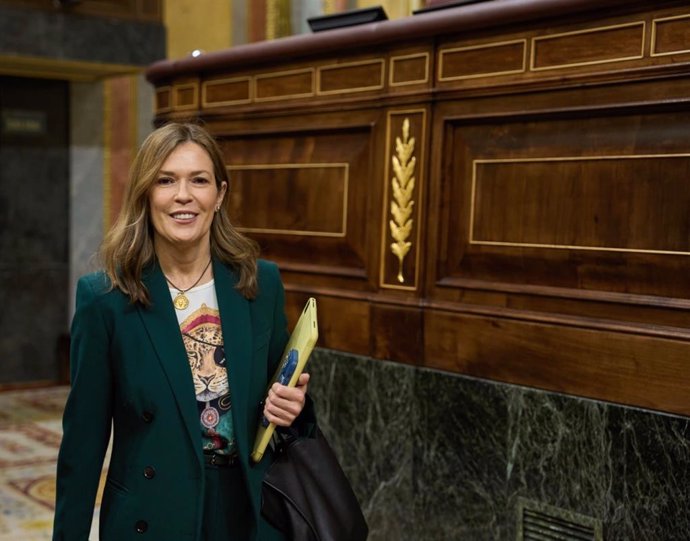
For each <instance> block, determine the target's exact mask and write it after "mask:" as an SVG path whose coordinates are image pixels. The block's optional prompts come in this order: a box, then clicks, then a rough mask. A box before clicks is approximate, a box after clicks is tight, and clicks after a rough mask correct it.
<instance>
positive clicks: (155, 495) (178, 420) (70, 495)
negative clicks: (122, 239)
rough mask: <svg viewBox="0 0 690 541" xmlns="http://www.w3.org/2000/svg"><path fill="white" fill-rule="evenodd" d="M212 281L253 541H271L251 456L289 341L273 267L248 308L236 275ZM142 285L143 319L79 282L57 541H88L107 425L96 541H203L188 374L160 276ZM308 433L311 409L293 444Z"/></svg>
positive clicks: (150, 273) (154, 270)
mask: <svg viewBox="0 0 690 541" xmlns="http://www.w3.org/2000/svg"><path fill="white" fill-rule="evenodd" d="M213 274H214V279H215V287H216V295H217V297H218V305H219V309H220V317H221V325H222V330H223V341H224V349H225V354H226V359H227V362H228V370H229V382H230V392H231V397H232V415H233V424H234V429H235V436H236V438H237V444H238V449H239V454H240V459H241V468H242V471H243V473H244V478H245V482H246V486H247V489H248V493H249V494H250V497H251V504H252V508H253V518H254V525H255V528H254V532H255V537H254V539H255V540H256V541H268V540H274V539H276V540H277V539H281V536H280V535H279V534H278V532H276V531H275V530H273V529H272V528H271V527H270V526H269V525H268V524H267V523H266V522H265V521H263V520H262V519H261V516H260V502H261V481H262V479H263V476H264V473H265V471H266V469H267V466H268V465H269V464H270V460H271V454H270V452H267V453H266V455H265V456H264V458H263V460H262V461H261V462H260V463H259V464H253V463H252V461H251V460H250V458H249V456H250V453H251V449H252V446H253V443H254V436H255V433H256V427H257V422H258V419H259V414H260V411H261V403H262V401H263V400H264V398H265V395H266V388H267V385H268V382H269V380H270V378H271V377H272V375H273V372H274V369H275V367H276V366H277V363H278V362H279V360H280V355H281V354H282V351H283V348H284V346H285V344H286V342H287V339H288V332H287V324H286V319H285V313H284V291H283V286H282V283H281V280H280V275H279V272H278V268H277V266H276V265H275V264H273V263H269V262H266V261H261V260H260V261H259V265H258V284H259V292H258V295H257V297H256V298H255V299H254V300H251V301H248V300H247V299H245V298H244V297H243V296H242V295H241V294H240V293H239V292H238V291H237V290H236V289H235V288H234V286H235V284H236V283H237V276H236V275H235V273H234V271H233V270H232V269H230V268H228V267H227V266H225V265H224V264H222V263H220V262H218V261H216V260H214V262H213ZM144 283H145V284H146V286H147V287H148V290H149V293H150V295H151V301H152V304H151V306H150V307H149V308H146V307H144V306H142V305H140V304H138V303H137V304H132V303H131V302H130V301H129V298H128V297H127V296H126V295H124V294H123V293H122V292H121V291H119V290H118V289H110V288H109V282H108V280H107V278H106V276H105V274H104V273H95V274H90V275H87V276H84V277H82V278H81V279H80V280H79V283H78V286H77V304H76V312H75V315H74V319H73V322H72V334H71V352H70V355H71V377H72V389H71V392H70V395H69V398H68V400H67V404H66V407H65V412H64V418H63V430H64V434H63V439H62V444H61V446H60V454H59V458H58V465H57V497H56V509H55V523H54V531H53V541H87V540H88V536H89V530H90V526H91V518H92V515H93V509H94V503H95V498H96V492H97V489H98V484H99V479H100V475H101V469H102V465H103V460H104V455H105V452H106V450H107V446H108V442H109V440H110V435H111V425H112V428H113V448H112V455H111V459H110V465H109V468H108V476H107V479H106V482H105V488H104V493H103V500H102V504H101V510H100V540H101V541H127V540H129V539H132V540H135V539H136V540H140V539H147V540H153V541H186V540H189V541H198V539H199V536H200V531H201V520H202V516H203V514H202V505H203V495H204V482H205V481H204V462H203V456H202V445H201V431H200V427H199V415H198V410H197V404H196V396H195V393H194V386H193V382H192V376H191V371H190V368H189V362H188V360H187V353H186V350H185V347H184V343H183V341H182V336H181V333H180V330H179V325H178V322H177V318H176V315H175V309H174V307H173V305H172V300H171V298H170V292H169V290H168V286H167V283H166V281H165V277H164V276H163V273H162V272H161V270H160V268H159V266H158V265H157V264H156V265H152V266H151V267H150V268H149V269H148V270H147V271H146V272H145V274H144ZM314 422H315V420H314V415H313V407H312V404H311V401H310V400H308V401H307V404H306V405H305V409H304V411H303V412H302V414H301V415H300V417H299V418H298V420H297V421H296V424H297V426H298V428H299V429H300V432H303V431H305V432H309V431H311V429H312V427H313V423H314ZM145 472H146V473H145ZM138 529H139V530H141V529H144V530H145V532H144V534H143V535H142V534H141V533H138V532H137V530H138Z"/></svg>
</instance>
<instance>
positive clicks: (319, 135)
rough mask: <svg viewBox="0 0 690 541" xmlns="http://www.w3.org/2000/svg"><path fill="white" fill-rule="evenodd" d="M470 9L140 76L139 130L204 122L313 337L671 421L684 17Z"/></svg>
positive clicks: (670, 5)
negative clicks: (314, 313)
mask: <svg viewBox="0 0 690 541" xmlns="http://www.w3.org/2000/svg"><path fill="white" fill-rule="evenodd" d="M531 3H533V4H534V5H535V6H536V5H539V6H546V5H547V4H548V3H547V2H545V1H544V0H540V1H537V0H534V1H533V2H530V1H523V2H521V3H520V6H521V7H524V5H529V4H531ZM585 3H586V2H585ZM492 4H494V3H491V2H488V3H486V6H481V7H477V6H474V7H472V8H469V7H468V8H467V10H470V9H471V10H474V11H471V13H478V12H479V11H477V10H481V9H484V10H486V12H487V15H486V21H490V22H486V23H485V24H484V25H478V24H476V25H474V26H473V27H471V28H459V27H458V28H455V29H452V30H449V28H451V27H452V25H451V24H450V23H448V24H447V26H444V27H443V28H444V29H445V30H443V31H442V32H441V31H439V32H438V33H436V34H433V35H426V34H424V35H422V33H419V32H418V33H416V34H415V31H414V29H415V28H416V27H415V24H416V21H414V20H412V21H411V22H410V21H407V22H405V21H401V22H396V21H392V22H388V23H383V24H382V25H380V28H381V29H386V28H394V29H395V28H398V26H399V27H400V36H399V38H398V39H393V38H390V39H387V40H383V39H382V40H380V42H377V43H376V46H375V47H373V46H371V45H370V44H367V41H366V40H367V39H371V38H370V36H369V33H367V31H365V30H358V29H353V30H351V32H352V43H353V46H352V49H351V50H348V51H346V52H338V53H335V52H329V49H328V47H326V46H324V48H323V50H321V49H320V47H319V45H320V44H321V43H324V44H325V43H327V42H326V41H325V40H326V39H327V38H322V37H319V36H313V37H311V38H309V39H313V40H314V48H313V52H311V53H309V54H304V53H303V50H304V49H302V48H301V47H303V40H304V39H305V38H304V37H302V38H299V39H297V40H295V41H294V44H295V50H297V49H299V51H300V53H299V54H296V53H295V54H294V55H292V56H291V55H290V54H286V55H285V56H284V57H283V58H284V59H283V61H281V62H278V61H276V60H275V56H276V55H275V52H276V51H275V50H273V49H271V48H270V47H274V48H276V50H277V47H287V49H286V51H288V53H289V51H290V48H289V47H290V46H291V45H290V44H291V43H293V42H292V41H290V40H285V42H284V44H277V45H275V46H274V45H270V46H269V48H268V49H266V51H267V52H266V60H264V61H261V62H258V63H250V62H248V61H245V62H241V61H239V60H237V58H243V56H242V55H246V56H247V57H252V58H259V57H260V55H259V53H258V52H257V51H259V50H260V49H257V48H252V47H253V46H246V48H245V49H242V48H236V49H233V50H232V51H228V53H227V66H226V67H224V64H223V57H219V59H218V60H217V61H216V62H215V63H213V62H210V61H209V60H208V59H207V60H206V63H205V64H200V65H198V66H195V64H194V62H193V61H189V62H188V65H187V67H184V68H180V67H179V66H175V67H174V69H173V67H171V66H165V65H164V66H157V67H153V68H152V69H151V70H150V72H149V77H150V78H151V80H153V81H154V82H155V84H156V87H157V93H158V110H157V121H158V122H165V121H167V120H170V119H187V118H190V117H193V118H202V119H203V121H204V122H205V123H206V125H207V126H209V127H210V129H211V130H212V131H213V132H214V133H215V134H216V135H217V136H218V138H219V140H220V141H221V143H222V145H223V148H224V150H225V152H226V156H227V159H228V167H229V169H230V173H231V177H232V184H231V196H230V199H229V205H231V210H232V213H233V215H234V216H235V219H236V221H237V222H238V223H239V224H240V225H241V226H242V227H243V228H244V230H245V231H246V232H247V233H248V234H250V235H252V236H253V237H254V238H256V239H257V240H258V241H259V242H260V243H261V245H262V247H263V249H264V254H265V255H266V257H269V258H272V259H274V260H276V261H278V262H279V264H280V266H281V269H282V272H283V276H284V279H285V282H286V287H287V289H288V301H289V302H288V310H289V313H290V316H291V317H292V318H293V320H294V318H295V317H296V316H297V314H298V313H299V311H300V308H301V306H302V304H303V303H304V301H305V300H306V298H307V297H308V296H316V297H317V299H318V302H319V311H320V324H321V338H320V345H321V346H324V347H329V348H334V349H341V350H345V351H350V352H354V353H359V354H365V355H370V356H373V357H377V358H382V359H392V360H395V361H398V362H403V363H408V364H413V365H416V366H427V367H431V368H437V369H441V370H447V371H453V372H458V373H463V374H467V375H471V376H477V377H481V378H487V379H493V380H499V381H506V382H512V383H518V384H524V385H530V386H535V387H539V388H544V389H551V390H555V391H560V392H565V393H570V394H575V395H580V396H587V397H592V398H598V399H603V400H610V401H615V402H619V403H625V404H633V405H637V406H642V407H647V408H653V409H658V410H664V411H669V412H674V413H679V414H683V415H690V400H688V399H687V396H690V383H688V381H687V378H684V375H685V372H686V364H688V363H689V362H690V361H689V360H688V359H690V280H688V278H687V277H688V276H690V212H689V211H690V185H689V184H688V179H689V178H690V131H689V129H688V126H690V113H689V112H688V111H689V109H688V105H689V103H690V9H689V8H688V7H687V5H685V3H684V2H661V3H657V5H656V6H655V7H652V8H650V7H648V6H644V5H642V4H640V3H638V4H635V3H633V4H630V5H623V4H622V3H620V2H618V3H617V7H616V9H601V8H602V5H601V2H598V3H597V2H591V3H590V4H591V6H590V9H589V10H584V9H582V4H583V2H580V3H579V7H578V11H577V12H576V13H575V12H574V13H573V14H563V16H562V17H553V16H551V17H545V16H543V15H542V14H541V13H539V12H538V10H535V13H534V14H533V17H531V18H525V17H523V19H522V22H520V23H508V22H506V21H505V20H504V21H501V19H500V16H501V14H502V13H505V12H500V11H495V12H493V11H491V10H498V8H497V7H496V6H495V5H494V6H492ZM508 4H511V2H507V3H506V5H508ZM512 4H515V5H517V4H518V2H512ZM463 10H465V8H451V9H449V10H447V15H446V16H447V17H448V18H450V19H452V17H455V16H457V24H458V25H460V26H461V25H462V24H463V21H465V20H466V19H465V18H463V16H464V15H465V13H468V14H469V13H470V11H463ZM435 13H437V14H438V13H440V12H435ZM418 17H419V19H418V21H420V23H419V24H420V25H422V24H423V23H424V24H426V26H424V28H427V27H428V26H429V25H428V23H425V21H428V20H432V19H428V18H427V17H431V15H426V14H425V15H420V16H418ZM433 20H438V21H439V24H442V23H441V19H440V18H438V19H433ZM452 20H454V19H452ZM443 24H445V23H443ZM387 25H393V26H387ZM395 25H398V26H395ZM381 31H383V30H381ZM358 32H360V33H358ZM393 34H395V32H392V31H390V32H388V33H387V34H386V35H393ZM427 34H428V32H427ZM291 39H292V38H291ZM319 40H322V41H319ZM238 49H239V50H238ZM320 50H321V52H319V51H320ZM269 53H270V54H269ZM252 55H254V56H252ZM175 70H177V71H175ZM161 73H163V74H165V75H160V74H161Z"/></svg>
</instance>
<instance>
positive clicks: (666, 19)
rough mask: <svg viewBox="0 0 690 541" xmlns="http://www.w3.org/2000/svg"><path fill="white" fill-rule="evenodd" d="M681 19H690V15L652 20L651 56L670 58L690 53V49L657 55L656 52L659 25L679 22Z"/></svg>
mask: <svg viewBox="0 0 690 541" xmlns="http://www.w3.org/2000/svg"><path fill="white" fill-rule="evenodd" d="M679 19H690V15H676V16H675V17H663V18H660V19H653V20H652V52H651V53H650V56H669V55H672V54H683V53H690V49H679V50H677V51H669V52H666V53H657V52H656V46H657V43H656V39H657V28H656V27H657V25H658V24H659V23H663V22H666V21H674V20H679Z"/></svg>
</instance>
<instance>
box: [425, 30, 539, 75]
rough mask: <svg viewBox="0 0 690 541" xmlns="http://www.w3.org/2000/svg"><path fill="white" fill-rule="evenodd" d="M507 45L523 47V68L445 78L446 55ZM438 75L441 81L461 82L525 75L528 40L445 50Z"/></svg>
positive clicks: (442, 51)
mask: <svg viewBox="0 0 690 541" xmlns="http://www.w3.org/2000/svg"><path fill="white" fill-rule="evenodd" d="M506 45H522V67H520V68H517V69H513V70H503V71H487V72H482V73H473V74H470V75H452V76H449V77H443V61H444V57H445V55H446V54H449V53H456V52H462V51H473V50H478V49H492V48H495V47H505V46H506ZM438 54H439V60H438V73H437V77H438V80H439V81H459V80H462V79H476V78H478V77H498V76H500V75H511V74H516V73H525V71H527V39H526V38H523V39H515V40H510V41H495V42H491V43H483V44H481V45H468V46H467V47H453V48H452V49H443V50H441V51H439V53H438Z"/></svg>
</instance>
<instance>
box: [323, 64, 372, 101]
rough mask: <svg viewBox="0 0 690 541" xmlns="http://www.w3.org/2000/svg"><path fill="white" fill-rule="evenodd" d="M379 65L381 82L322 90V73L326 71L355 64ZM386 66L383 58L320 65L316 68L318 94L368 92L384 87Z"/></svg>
mask: <svg viewBox="0 0 690 541" xmlns="http://www.w3.org/2000/svg"><path fill="white" fill-rule="evenodd" d="M375 64H378V65H379V68H380V69H379V82H378V83H376V84H373V85H368V86H360V87H347V88H338V89H336V90H321V74H322V73H323V72H324V71H333V70H339V69H343V68H349V67H353V66H366V65H372V66H373V65H375ZM384 68H385V61H384V60H383V59H381V58H379V59H374V60H361V61H358V62H347V63H343V64H328V65H327V66H319V67H318V68H317V69H316V94H317V95H318V96H324V95H328V94H347V93H350V92H368V91H371V90H381V89H382V88H383V87H384V81H385V80H384V76H383V72H384Z"/></svg>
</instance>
